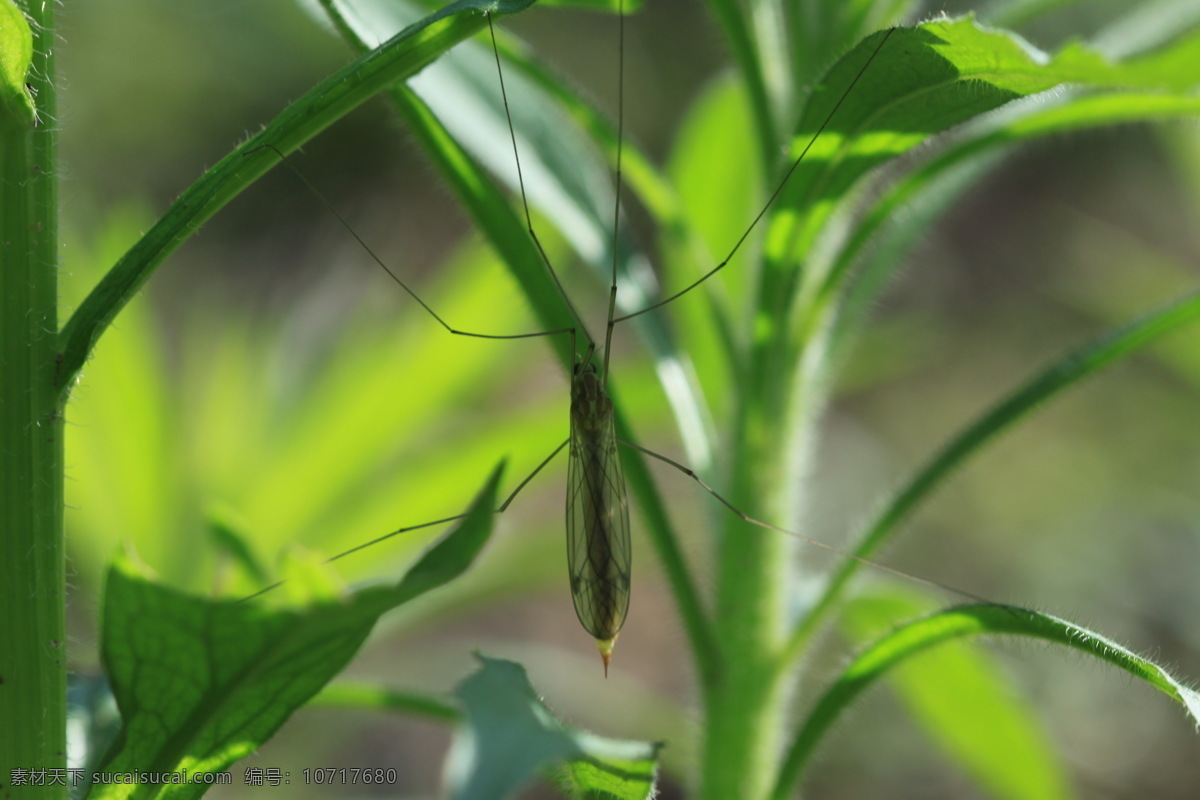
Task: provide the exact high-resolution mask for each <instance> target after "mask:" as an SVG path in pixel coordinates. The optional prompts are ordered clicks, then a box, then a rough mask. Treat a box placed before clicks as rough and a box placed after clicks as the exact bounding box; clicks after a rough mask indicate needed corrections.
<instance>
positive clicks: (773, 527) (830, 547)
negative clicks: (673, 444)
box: [617, 439, 999, 605]
mask: <svg viewBox="0 0 1200 800" xmlns="http://www.w3.org/2000/svg"><path fill="white" fill-rule="evenodd" d="M617 441H619V442H620V443H621V444H623V445H625V446H626V447H629V448H631V449H633V450H637V451H638V452H639V453H642V454H644V455H648V456H650V457H651V458H656V459H658V460H659V461H661V462H663V463H664V464H668V465H670V466H672V467H674V468H675V469H677V470H679V471H680V472H682V473H683V474H684V475H687V476H688V477H689V478H691V479H692V480H694V481H695V482H696V483H698V484H700V486H701V487H702V488H703V489H704V491H706V492H708V493H709V494H711V495H712V496H713V497H715V498H716V499H717V500H719V501H720V502H721V504H722V505H724V506H725V507H726V508H728V509H729V510H730V511H732V512H733V513H734V514H737V515H738V516H739V517H740V518H741V519H742V520H743V521H744V522H748V523H750V524H751V525H757V526H758V527H760V528H766V529H767V530H769V531H775V532H776V533H782V534H783V535H785V536H790V537H792V538H793V539H799V540H800V541H802V542H804V543H805V544H809V545H812V546H813V547H819V548H820V549H822V550H825V551H827V552H830V553H833V554H834V555H838V556H841V557H842V558H852V559H854V560H855V561H857V562H859V563H860V564H863V565H865V566H868V567H870V568H871V569H875V570H880V571H882V572H887V573H890V574H891V575H895V576H897V577H900V578H906V579H908V580H910V581H916V582H917V583H923V584H925V585H926V586H930V587H933V588H935V589H941V590H943V591H946V592H950V593H951V594H956V595H958V596H959V597H964V598H966V599H968V600H972V601H974V602H976V603H989V604H993V605H999V604H997V603H995V601H993V600H989V599H987V598H986V597H980V596H979V595H977V594H974V593H972V592H968V591H966V590H964V589H958V588H955V587H954V586H948V585H947V584H944V583H939V582H938V581H935V580H930V579H929V578H922V577H920V576H919V575H913V574H911V573H908V572H905V571H904V570H900V569H896V568H895V567H889V566H888V565H887V564H880V563H879V562H878V561H872V560H871V559H869V558H863V557H862V556H858V555H855V554H854V553H847V552H846V551H845V550H839V549H838V548H836V547H834V546H833V545H829V544H825V543H824V542H821V541H818V540H816V539H810V538H809V537H807V536H805V535H804V534H802V533H796V532H795V531H789V530H788V529H787V528H781V527H779V526H778V525H772V524H771V523H769V522H763V521H762V520H760V519H755V518H754V517H752V516H750V515H749V514H747V513H745V512H744V511H742V510H741V509H739V508H738V507H737V506H735V505H734V504H733V503H731V502H729V501H728V500H726V499H725V498H724V497H722V496H721V495H720V494H719V493H718V492H717V490H716V489H714V488H712V487H711V486H709V485H708V484H707V483H705V482H704V480H703V479H702V478H701V477H700V476H699V475H697V474H696V473H695V472H693V471H692V470H691V469H689V468H688V467H686V466H684V465H683V464H680V463H679V462H678V461H675V460H673V459H670V458H667V457H666V456H664V455H661V454H660V453H656V452H654V451H653V450H647V449H646V448H644V447H641V446H640V445H636V444H634V443H633V442H627V441H625V440H624V439H618V440H617Z"/></svg>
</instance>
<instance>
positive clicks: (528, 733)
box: [450, 655, 660, 800]
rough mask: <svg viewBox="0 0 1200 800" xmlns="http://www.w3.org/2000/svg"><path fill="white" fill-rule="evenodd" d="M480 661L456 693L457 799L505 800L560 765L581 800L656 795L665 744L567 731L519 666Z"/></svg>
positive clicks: (453, 762) (453, 769) (453, 771)
mask: <svg viewBox="0 0 1200 800" xmlns="http://www.w3.org/2000/svg"><path fill="white" fill-rule="evenodd" d="M477 657H478V658H479V661H480V663H481V667H480V668H479V670H477V671H476V672H475V673H474V674H472V675H471V676H470V677H468V678H467V679H466V680H464V681H463V682H462V683H461V684H460V685H459V686H458V688H457V689H456V690H455V694H456V695H457V696H458V698H459V699H460V700H461V701H462V703H463V705H464V707H465V708H466V713H467V726H466V727H465V728H464V729H463V731H462V733H461V734H460V736H459V737H458V738H457V739H456V740H455V744H454V749H453V751H452V752H451V756H450V781H451V791H452V795H453V797H454V798H456V800H501V798H504V797H508V796H509V795H510V794H511V793H512V792H515V791H516V790H517V789H519V788H521V787H522V786H524V785H526V784H528V783H529V782H530V781H531V780H532V779H533V778H534V777H535V775H536V774H538V773H539V772H541V771H543V770H545V769H546V768H548V767H551V766H554V765H557V764H560V763H561V764H563V765H564V767H563V768H564V770H565V772H564V774H563V775H562V782H563V783H564V785H565V786H566V787H568V788H569V789H570V791H571V792H572V794H573V795H574V796H576V797H589V798H593V797H594V798H617V799H618V800H646V799H647V798H649V797H652V796H653V794H654V778H655V771H656V769H657V762H658V750H659V747H660V745H658V744H653V743H649V742H635V741H620V740H616V739H605V738H601V737H599V736H594V735H592V734H590V733H587V732H584V731H579V730H573V729H571V728H567V727H566V726H564V725H563V724H562V723H561V722H559V721H558V720H557V719H555V718H554V716H553V714H552V713H551V712H550V710H549V709H547V708H546V706H545V705H544V704H543V703H542V701H541V700H540V699H539V698H538V695H537V692H536V691H535V690H534V688H533V686H532V685H530V683H529V677H528V676H527V675H526V674H525V669H524V668H523V667H522V666H521V665H520V664H516V663H514V662H512V661H503V660H499V659H492V658H487V657H486V656H482V655H480V656H477Z"/></svg>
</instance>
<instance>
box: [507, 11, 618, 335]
mask: <svg viewBox="0 0 1200 800" xmlns="http://www.w3.org/2000/svg"><path fill="white" fill-rule="evenodd" d="M485 14H486V16H487V21H488V33H490V34H491V37H492V55H494V56H495V57H496V74H497V75H499V76H500V99H501V100H503V101H504V116H505V118H506V119H507V120H508V138H509V139H511V140H512V149H513V159H514V160H515V161H516V163H517V185H518V186H519V187H520V189H521V208H522V209H523V210H524V212H525V228H526V229H527V230H528V231H529V236H530V238H532V239H533V243H534V244H535V245H537V249H538V252H539V253H541V256H542V262H543V263H544V264H545V265H546V269H548V270H550V277H551V278H553V279H554V285H555V286H556V287H557V288H558V294H559V296H561V297H562V299H563V302H564V303H566V304H567V308H568V309H570V311H571V316H572V317H574V318H575V324H576V325H578V326H579V329H580V330H581V331H583V335H584V337H585V338H586V339H587V340H588V342H589V343H590V344H593V345H594V344H595V342H596V340H595V339H593V338H592V334H591V333H589V332H588V329H587V325H585V324H584V322H583V317H581V316H579V312H578V311H576V310H575V304H574V303H572V302H571V298H570V297H569V296H568V295H567V290H566V289H564V288H563V285H562V281H560V280H559V279H558V273H557V272H555V271H554V265H553V264H551V263H550V257H549V256H548V255H546V249H545V248H544V247H542V240H541V239H539V238H538V235H537V231H535V230H534V229H533V218H532V217H531V216H530V215H529V199H528V198H527V197H526V196H525V176H524V175H523V174H522V173H521V153H520V151H519V150H518V148H517V132H516V131H515V130H514V129H513V123H512V112H511V111H509V108H508V90H507V89H506V88H505V86H504V70H503V69H501V67H500V48H499V47H497V46H496V28H495V27H494V26H493V25H492V15H491V14H490V13H486V12H485Z"/></svg>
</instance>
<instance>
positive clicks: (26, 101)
mask: <svg viewBox="0 0 1200 800" xmlns="http://www.w3.org/2000/svg"><path fill="white" fill-rule="evenodd" d="M32 60H33V33H32V32H31V31H30V30H29V21H28V20H26V19H25V15H24V14H23V13H22V12H21V9H20V8H18V7H17V6H16V5H15V4H14V3H13V2H12V0H0V109H3V119H4V121H5V122H6V123H7V124H15V125H28V124H29V123H31V122H33V121H34V119H36V117H37V111H36V110H35V109H34V107H33V98H31V97H30V96H29V90H28V89H26V88H25V75H26V74H27V73H28V72H29V63H30V61H32Z"/></svg>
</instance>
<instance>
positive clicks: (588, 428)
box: [571, 364, 612, 434]
mask: <svg viewBox="0 0 1200 800" xmlns="http://www.w3.org/2000/svg"><path fill="white" fill-rule="evenodd" d="M611 419H612V400H610V399H609V397H608V392H606V391H605V390H604V383H603V381H601V380H600V375H599V374H598V373H597V371H596V367H595V366H594V365H592V364H580V365H577V366H576V367H575V374H574V376H573V377H572V380H571V422H572V424H573V425H574V426H575V427H576V429H577V430H578V431H579V432H580V433H587V434H597V433H600V432H601V431H602V429H604V428H605V427H606V426H607V425H611Z"/></svg>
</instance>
